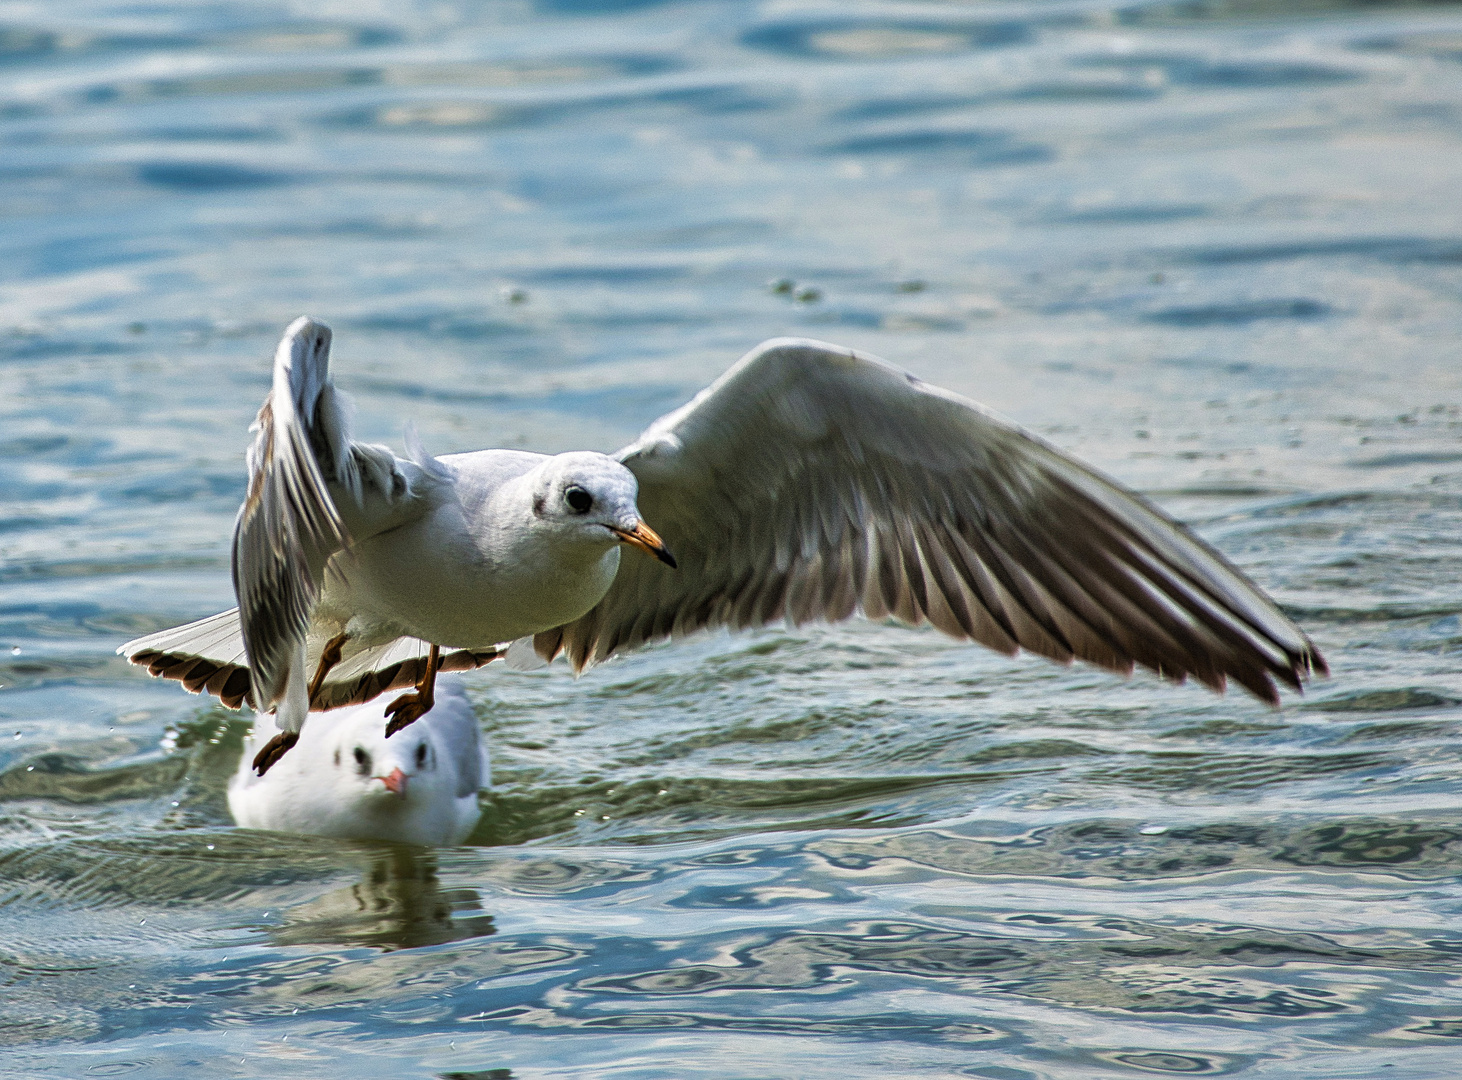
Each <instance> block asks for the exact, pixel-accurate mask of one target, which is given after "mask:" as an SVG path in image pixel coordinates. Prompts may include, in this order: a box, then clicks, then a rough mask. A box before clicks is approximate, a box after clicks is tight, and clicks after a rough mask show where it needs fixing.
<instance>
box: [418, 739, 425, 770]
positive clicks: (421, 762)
mask: <svg viewBox="0 0 1462 1080" xmlns="http://www.w3.org/2000/svg"><path fill="white" fill-rule="evenodd" d="M416 767H417V768H418V769H421V768H425V767H426V743H422V744H421V745H420V746H418V747H417V748H416Z"/></svg>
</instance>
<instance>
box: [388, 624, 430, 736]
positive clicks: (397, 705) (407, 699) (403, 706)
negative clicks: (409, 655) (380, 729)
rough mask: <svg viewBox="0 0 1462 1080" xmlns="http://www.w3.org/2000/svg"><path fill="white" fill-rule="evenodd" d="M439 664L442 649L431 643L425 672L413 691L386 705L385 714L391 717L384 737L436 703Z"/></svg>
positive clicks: (420, 715)
mask: <svg viewBox="0 0 1462 1080" xmlns="http://www.w3.org/2000/svg"><path fill="white" fill-rule="evenodd" d="M441 666H442V650H441V649H440V648H438V647H437V646H435V645H433V646H432V647H431V652H430V653H428V654H427V658H426V674H425V675H423V676H422V677H421V682H419V683H417V684H416V690H415V692H414V693H410V694H402V695H401V696H400V697H398V698H397V699H396V700H395V701H393V702H391V704H389V705H387V706H386V715H387V716H389V717H390V718H391V720H390V722H389V723H388V724H386V738H388V739H389V738H390V737H391V736H392V735H394V734H396V732H398V731H400V730H401V729H402V728H404V727H405V726H406V725H407V724H412V723H415V722H416V721H417V720H419V719H420V718H421V717H423V716H425V715H426V714H427V713H428V712H430V711H431V707H432V706H433V705H435V704H436V703H437V699H436V693H435V692H436V685H437V670H438V669H439V668H440V667H441Z"/></svg>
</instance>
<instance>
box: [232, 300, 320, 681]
mask: <svg viewBox="0 0 1462 1080" xmlns="http://www.w3.org/2000/svg"><path fill="white" fill-rule="evenodd" d="M329 356H330V330H329V328H328V327H326V326H324V325H323V324H321V323H318V322H315V321H314V320H313V319H310V318H308V317H303V318H300V319H296V320H295V321H294V322H293V323H292V324H290V326H289V329H287V330H286V331H285V334H284V338H283V340H281V341H280V343H279V349H278V351H277V352H276V353H275V357H274V385H273V388H272V389H271V391H270V393H269V396H268V397H267V398H265V400H264V405H263V407H262V408H261V409H260V410H259V416H258V419H257V420H256V421H255V424H254V428H253V430H254V431H255V432H256V435H255V438H254V443H253V445H252V446H251V447H250V448H249V453H248V468H249V491H248V496H247V497H246V498H245V500H244V505H243V506H242V507H240V508H239V514H238V518H237V520H236V521H235V523H234V542H233V580H234V592H235V594H236V595H237V596H238V600H239V620H240V625H241V628H242V631H243V638H244V645H245V648H246V649H247V651H248V657H249V668H250V672H251V676H252V679H251V682H252V686H251V697H252V701H253V704H254V707H255V708H257V709H261V710H267V709H270V708H272V707H273V706H274V705H275V704H276V703H278V702H279V701H280V700H281V698H283V696H284V694H285V690H286V686H287V683H288V677H289V672H290V666H291V663H292V662H294V661H295V658H296V657H297V655H298V654H299V652H300V648H301V646H302V643H303V641H304V637H305V631H306V628H307V627H308V625H309V621H310V613H311V611H312V610H313V609H314V606H315V598H316V596H317V595H318V594H319V589H320V583H321V580H322V579H323V576H324V570H325V563H326V561H327V560H328V559H329V558H330V556H331V555H332V554H333V553H334V552H335V551H337V550H339V549H340V548H341V547H342V546H343V545H344V544H345V542H346V539H347V537H346V533H345V528H344V526H343V525H342V523H341V521H340V516H339V514H338V513H337V512H336V509H335V503H334V501H333V500H332V498H331V496H330V491H329V489H328V487H327V485H326V478H325V474H324V472H323V471H322V468H321V466H322V462H321V461H320V460H319V458H323V459H324V462H323V464H324V465H325V466H326V468H328V469H329V470H330V472H331V474H332V475H334V473H335V471H336V466H337V464H338V463H339V462H341V461H342V460H344V459H346V458H348V457H349V451H348V447H349V441H348V436H347V434H346V431H345V422H344V417H343V416H342V415H341V413H340V409H339V404H338V402H337V401H336V398H335V395H334V394H333V392H330V393H327V392H326V391H327V390H328V389H329Z"/></svg>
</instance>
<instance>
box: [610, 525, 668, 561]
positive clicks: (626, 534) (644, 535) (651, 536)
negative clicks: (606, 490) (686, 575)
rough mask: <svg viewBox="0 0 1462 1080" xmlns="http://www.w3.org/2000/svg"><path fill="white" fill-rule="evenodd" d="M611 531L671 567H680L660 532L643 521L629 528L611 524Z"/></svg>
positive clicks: (626, 542) (622, 540) (621, 540)
mask: <svg viewBox="0 0 1462 1080" xmlns="http://www.w3.org/2000/svg"><path fill="white" fill-rule="evenodd" d="M609 531H610V532H612V533H613V534H614V535H615V536H616V537H618V538H619V540H620V542H621V543H625V544H629V545H631V546H632V547H637V548H639V549H640V550H641V551H643V552H646V553H648V554H650V555H653V556H655V558H657V559H659V560H660V561H661V562H662V563H664V564H665V565H666V566H668V567H670V569H672V570H678V569H679V568H680V564H679V563H677V562H676V561H675V556H674V555H673V554H672V553H671V551H670V549H669V548H668V547H666V546H665V541H664V540H661V539H660V534H659V533H657V532H656V531H655V530H654V529H652V528H650V527H649V526H648V525H646V524H645V523H644V522H643V521H638V522H636V523H635V525H634V527H633V528H629V529H619V528H615V527H614V526H610V528H609Z"/></svg>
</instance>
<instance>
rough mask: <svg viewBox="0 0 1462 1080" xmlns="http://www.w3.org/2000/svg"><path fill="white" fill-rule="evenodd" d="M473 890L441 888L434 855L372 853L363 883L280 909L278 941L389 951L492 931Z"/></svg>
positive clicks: (274, 932) (394, 850) (274, 934)
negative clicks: (282, 913)
mask: <svg viewBox="0 0 1462 1080" xmlns="http://www.w3.org/2000/svg"><path fill="white" fill-rule="evenodd" d="M481 901H482V898H481V897H480V896H479V895H478V894H477V892H476V891H475V890H473V889H443V888H442V887H441V883H440V881H438V879H437V860H436V856H435V855H433V854H432V853H431V852H428V851H421V850H419V849H415V848H408V847H390V848H383V849H381V850H380V851H379V852H373V853H372V854H371V858H370V864H369V867H368V868H367V870H366V873H365V876H364V877H363V878H362V880H361V881H360V882H358V883H357V884H355V885H351V886H349V887H348V888H344V889H335V890H333V891H331V892H328V893H325V894H324V895H323V896H319V897H316V898H315V899H314V900H311V901H309V902H308V903H304V904H300V905H299V906H298V907H295V908H291V909H290V910H288V911H286V912H285V913H284V916H285V917H284V923H283V924H282V925H280V926H278V927H275V928H273V929H271V930H270V932H269V936H270V938H271V939H272V940H273V941H274V942H275V943H276V944H278V945H363V946H366V947H368V948H374V949H381V950H384V951H392V950H395V949H417V948H421V947H422V946H424V945H443V944H446V943H447V942H449V941H465V940H468V939H470V938H479V937H487V936H488V935H490V934H494V933H496V932H497V928H496V927H495V926H494V925H493V920H492V916H491V915H488V914H486V913H485V912H484V911H483V910H482V903H481Z"/></svg>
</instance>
